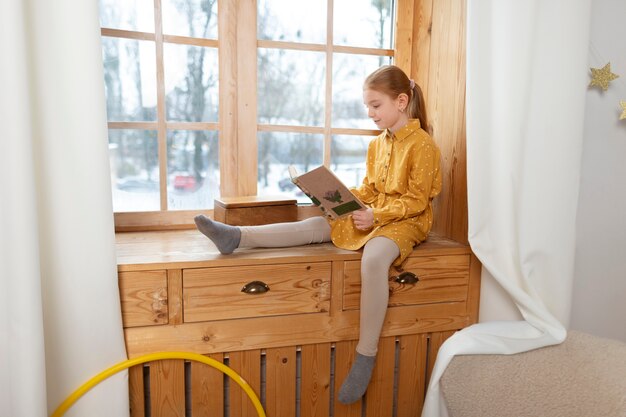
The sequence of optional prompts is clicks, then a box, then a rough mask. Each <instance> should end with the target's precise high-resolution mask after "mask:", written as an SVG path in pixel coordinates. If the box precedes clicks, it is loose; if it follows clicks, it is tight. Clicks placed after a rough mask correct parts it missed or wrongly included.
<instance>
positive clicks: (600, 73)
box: [589, 62, 619, 91]
mask: <svg viewBox="0 0 626 417" xmlns="http://www.w3.org/2000/svg"><path fill="white" fill-rule="evenodd" d="M618 77H619V75H617V74H613V73H612V72H611V63H610V62H609V63H608V64H606V65H605V66H604V67H602V68H600V69H598V68H591V83H590V84H589V87H593V86H596V87H600V88H602V91H606V90H607V88H609V83H610V82H611V81H613V80H614V79H616V78H618Z"/></svg>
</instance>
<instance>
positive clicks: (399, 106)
mask: <svg viewBox="0 0 626 417" xmlns="http://www.w3.org/2000/svg"><path fill="white" fill-rule="evenodd" d="M407 101H408V97H407V95H406V94H400V95H399V96H398V97H397V98H395V99H392V98H391V97H390V96H388V95H387V94H384V93H381V92H379V91H376V90H371V89H369V88H366V89H365V90H363V103H364V104H365V107H367V116H368V117H369V118H370V119H372V120H373V121H374V123H376V126H377V127H378V128H379V129H389V130H390V131H391V132H392V133H395V132H396V131H397V130H398V129H400V128H402V127H404V126H405V125H406V124H407V123H408V121H409V118H408V116H407V114H406V112H405V111H404V110H405V109H406V105H407Z"/></svg>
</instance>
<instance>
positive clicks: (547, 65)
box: [422, 0, 590, 417]
mask: <svg viewBox="0 0 626 417" xmlns="http://www.w3.org/2000/svg"><path fill="white" fill-rule="evenodd" d="M467 15H468V21H467V106H466V108H467V114H466V117H467V166H468V205H469V240H470V244H471V246H472V250H473V251H474V253H476V255H477V256H478V258H479V259H480V261H481V262H482V263H483V268H484V270H485V271H486V272H488V273H489V274H490V275H491V276H493V278H494V279H495V281H497V283H498V284H499V285H500V286H501V287H502V288H503V289H504V292H503V293H504V294H506V295H507V296H508V297H510V299H511V300H512V301H513V302H514V303H515V306H516V307H517V309H518V310H519V312H520V314H521V316H522V317H523V320H516V321H513V320H510V321H509V320H507V321H503V320H500V321H498V319H499V318H498V317H490V321H486V322H482V323H479V324H477V325H474V326H471V327H469V328H467V329H465V330H463V331H461V332H457V333H456V334H455V335H453V336H452V337H451V338H450V339H449V340H448V341H447V342H446V343H444V345H443V346H442V348H441V350H440V351H439V354H438V357H437V362H436V364H435V368H434V371H433V375H432V378H431V382H430V385H429V391H428V394H427V397H426V404H425V406H424V411H423V414H422V416H423V417H443V416H447V415H448V413H447V410H446V405H445V401H444V399H443V397H442V395H441V392H440V390H439V379H440V377H441V375H442V374H443V372H444V371H445V368H446V367H447V365H448V364H449V362H450V360H451V359H452V357H453V356H455V355H461V354H512V353H518V352H523V351H527V350H531V349H535V348H539V347H543V346H548V345H553V344H558V343H560V342H562V341H563V340H564V338H565V336H566V330H565V328H566V327H567V325H568V321H569V313H570V301H571V291H572V278H573V268H574V249H575V219H576V208H577V203H578V187H579V176H580V159H581V150H582V128H583V115H584V100H585V91H586V87H587V84H588V83H589V81H588V75H587V74H588V68H587V45H588V36H589V35H588V33H589V15H590V0H525V1H519V0H468V13H467ZM484 294H485V292H483V295H484ZM490 302H491V300H487V299H483V300H482V303H481V304H483V305H484V304H485V303H490ZM494 302H499V300H494ZM508 318H509V317H507V319H508ZM511 377H514V375H511Z"/></svg>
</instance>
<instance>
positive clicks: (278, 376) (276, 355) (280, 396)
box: [265, 346, 296, 416]
mask: <svg viewBox="0 0 626 417" xmlns="http://www.w3.org/2000/svg"><path fill="white" fill-rule="evenodd" d="M265 358H266V372H265V376H266V391H265V404H266V412H267V414H268V415H269V416H295V415H296V348H295V347H293V346H291V347H284V348H276V349H267V351H266V353H265Z"/></svg>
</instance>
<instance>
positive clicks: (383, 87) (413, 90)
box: [363, 65, 432, 133]
mask: <svg viewBox="0 0 626 417" xmlns="http://www.w3.org/2000/svg"><path fill="white" fill-rule="evenodd" d="M366 88H367V89H372V90H376V91H380V92H381V93H384V94H387V95H388V96H390V97H391V98H393V99H394V100H395V99H396V98H398V96H399V95H400V94H406V95H407V96H408V98H409V103H408V105H407V109H406V111H407V115H408V116H409V118H410V119H419V121H420V125H421V127H422V129H424V130H425V131H426V132H428V133H432V132H431V128H430V125H429V124H428V117H427V116H426V103H425V101H424V94H423V93H422V89H421V88H420V87H419V86H418V85H417V84H416V83H415V81H413V80H410V79H409V77H407V76H406V74H405V73H404V71H402V70H401V69H400V68H398V67H396V66H395V65H384V66H382V67H380V68H378V69H377V70H376V71H374V72H373V73H371V74H370V75H369V76H368V77H367V78H366V79H365V82H363V89H366Z"/></svg>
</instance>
